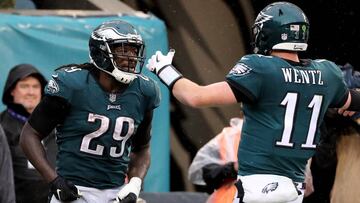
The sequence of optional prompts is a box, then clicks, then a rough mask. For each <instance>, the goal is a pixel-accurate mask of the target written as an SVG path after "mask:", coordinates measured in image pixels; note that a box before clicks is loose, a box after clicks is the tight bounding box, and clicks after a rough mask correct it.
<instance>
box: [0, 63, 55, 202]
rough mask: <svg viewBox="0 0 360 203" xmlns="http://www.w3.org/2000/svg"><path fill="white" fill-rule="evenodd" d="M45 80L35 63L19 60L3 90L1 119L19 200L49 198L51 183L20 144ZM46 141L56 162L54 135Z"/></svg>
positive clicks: (40, 200) (36, 200) (45, 199)
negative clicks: (40, 172) (47, 181)
mask: <svg viewBox="0 0 360 203" xmlns="http://www.w3.org/2000/svg"><path fill="white" fill-rule="evenodd" d="M46 83H47V81H46V79H45V78H44V76H43V75H42V74H41V73H40V72H39V71H38V70H37V69H36V68H35V67H34V66H32V65H30V64H19V65H17V66H15V67H13V68H12V69H11V70H10V72H9V75H8V77H7V80H6V83H5V87H4V91H3V96H2V101H3V103H4V104H5V105H6V107H7V108H6V109H5V110H4V111H3V112H1V114H0V123H1V125H2V126H3V128H4V132H5V135H6V138H7V141H8V144H9V148H10V151H11V156H12V162H13V170H14V183H15V193H16V202H17V203H22V202H32V203H45V202H47V199H48V193H49V187H48V184H47V183H46V182H45V181H43V180H42V178H41V176H40V174H39V173H38V172H37V171H36V169H35V168H34V167H33V166H32V165H31V164H30V162H29V161H28V159H27V158H26V157H25V155H24V153H23V151H22V149H21V147H20V145H19V137H20V133H21V130H22V127H23V125H24V124H25V122H26V121H27V119H28V118H29V116H30V114H31V113H32V111H33V110H34V108H35V107H36V106H37V104H38V103H39V102H40V100H41V98H42V95H43V89H44V87H45V85H46ZM43 144H44V146H45V147H46V150H47V151H48V153H47V154H48V155H49V156H48V159H49V161H50V163H52V164H55V156H56V153H57V148H56V145H55V136H54V135H52V136H49V138H48V139H47V140H45V141H44V143H43Z"/></svg>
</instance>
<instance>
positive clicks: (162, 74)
mask: <svg viewBox="0 0 360 203" xmlns="http://www.w3.org/2000/svg"><path fill="white" fill-rule="evenodd" d="M174 55H175V50H174V49H170V51H169V52H168V53H167V54H166V55H163V54H162V53H161V51H156V53H155V54H154V55H152V56H151V57H150V59H149V60H148V63H147V64H146V68H147V69H149V70H150V71H152V72H154V73H155V74H156V75H157V76H158V77H159V78H160V79H161V81H162V82H163V83H164V84H165V85H166V86H168V87H169V88H170V89H171V88H172V86H173V85H174V83H175V82H176V81H177V80H178V79H180V78H182V77H183V76H182V75H181V73H180V72H179V71H177V70H176V68H175V67H174V66H172V65H171V63H172V60H173V58H174Z"/></svg>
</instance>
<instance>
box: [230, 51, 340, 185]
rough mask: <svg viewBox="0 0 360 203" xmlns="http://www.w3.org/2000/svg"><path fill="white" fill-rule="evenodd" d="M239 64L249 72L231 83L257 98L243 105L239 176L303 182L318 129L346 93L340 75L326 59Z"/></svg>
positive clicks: (254, 59) (261, 59)
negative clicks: (251, 175)
mask: <svg viewBox="0 0 360 203" xmlns="http://www.w3.org/2000/svg"><path fill="white" fill-rule="evenodd" d="M238 64H241V65H242V66H246V67H247V68H248V69H249V73H248V74H245V75H242V76H240V77H236V76H231V73H230V74H229V75H230V77H229V76H228V78H230V79H232V80H233V81H235V82H237V83H238V84H239V86H241V87H243V88H245V89H247V90H248V91H249V92H250V93H251V94H252V95H253V96H254V97H255V98H256V102H255V103H252V104H247V103H244V105H243V111H244V114H245V121H244V126H243V131H242V140H241V143H240V147H239V151H238V158H239V168H240V170H239V174H240V175H249V174H277V175H286V176H288V177H290V178H292V179H293V180H294V181H298V182H300V181H303V170H304V168H305V165H306V162H307V160H308V159H309V158H310V157H311V156H312V155H313V153H314V150H315V148H316V143H317V142H318V140H319V133H318V130H317V129H318V126H319V125H320V123H321V121H322V119H323V117H324V114H325V112H326V110H327V108H328V107H329V106H336V105H338V104H339V103H341V99H342V98H344V94H345V93H346V89H345V85H344V83H343V82H342V76H341V71H340V70H339V69H338V68H337V66H336V65H335V64H334V63H332V62H329V61H326V60H314V61H312V60H307V61H303V62H302V63H292V62H289V61H286V60H283V59H281V58H278V57H272V56H262V55H249V56H245V57H243V58H242V59H241V60H240V62H239V63H238Z"/></svg>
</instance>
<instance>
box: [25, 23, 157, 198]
mask: <svg viewBox="0 0 360 203" xmlns="http://www.w3.org/2000/svg"><path fill="white" fill-rule="evenodd" d="M89 48H90V59H91V63H85V64H80V65H74V64H71V65H66V66H63V67H60V68H58V69H57V70H56V71H55V73H54V74H53V75H52V79H51V80H50V81H49V83H48V84H47V86H46V87H45V97H44V99H43V100H42V101H41V103H40V104H39V105H38V106H37V108H36V109H35V110H34V112H33V114H32V116H31V118H30V119H29V121H28V122H27V123H26V124H25V126H24V128H23V131H22V134H21V138H20V142H21V146H22V148H23V150H24V152H25V154H26V155H27V156H28V158H29V160H30V161H31V162H32V164H33V165H34V166H35V167H36V169H37V170H38V171H39V172H40V173H41V174H42V176H43V177H44V179H45V180H46V181H48V182H49V183H50V186H51V192H52V198H51V202H52V203H53V202H68V201H74V202H76V203H82V202H113V201H116V202H122V203H126V202H136V199H137V198H138V195H139V192H140V190H141V185H142V180H143V178H144V176H145V174H146V172H147V169H148V167H149V164H150V149H149V147H150V146H149V144H150V142H149V141H150V138H151V136H150V130H151V122H152V117H153V110H154V109H155V108H156V107H157V106H158V105H159V102H160V95H159V93H160V92H159V87H158V85H157V84H156V82H155V81H154V80H152V79H150V78H148V77H146V76H144V75H142V74H141V70H142V66H143V64H144V60H145V57H144V52H145V50H144V48H145V45H144V42H143V40H142V38H141V36H140V35H139V34H138V32H137V31H136V29H135V28H134V27H133V26H132V25H130V24H129V23H126V22H124V21H109V22H105V23H103V24H101V25H100V26H98V27H97V28H96V29H95V30H94V31H93V32H92V34H91V37H90V40H89ZM54 128H56V139H57V144H58V148H59V153H58V155H57V167H56V170H54V169H53V168H51V167H50V165H49V163H48V161H47V160H46V158H45V154H44V149H43V147H42V145H41V140H42V139H43V138H44V137H46V136H47V135H48V134H49V133H50V132H51V131H52V130H53V129H54ZM126 178H127V179H128V180H129V181H128V183H126Z"/></svg>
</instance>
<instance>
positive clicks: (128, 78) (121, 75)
mask: <svg viewBox="0 0 360 203" xmlns="http://www.w3.org/2000/svg"><path fill="white" fill-rule="evenodd" d="M90 62H91V63H92V64H94V66H95V67H96V68H98V69H100V70H101V71H103V72H105V73H107V74H109V75H111V76H113V77H114V78H115V79H116V80H117V81H119V82H121V83H124V84H129V83H130V82H132V81H133V80H134V79H135V78H137V74H134V73H127V72H124V71H121V70H119V69H117V68H114V69H113V71H111V72H109V71H107V70H104V69H102V68H100V67H98V66H97V65H96V63H94V60H91V61H90Z"/></svg>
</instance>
